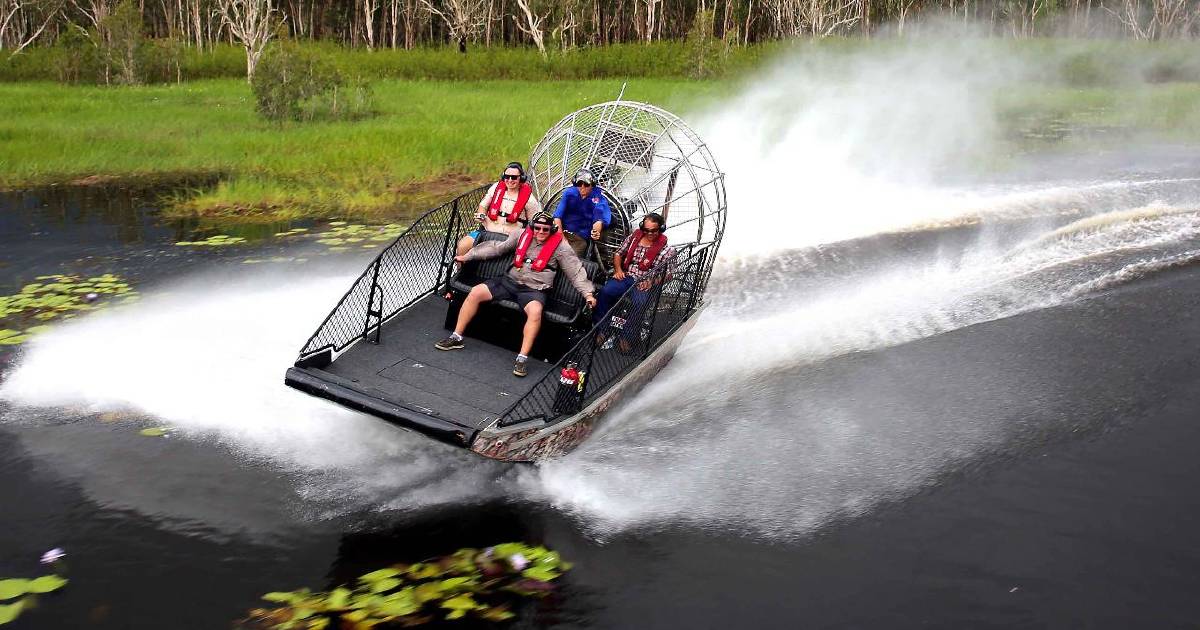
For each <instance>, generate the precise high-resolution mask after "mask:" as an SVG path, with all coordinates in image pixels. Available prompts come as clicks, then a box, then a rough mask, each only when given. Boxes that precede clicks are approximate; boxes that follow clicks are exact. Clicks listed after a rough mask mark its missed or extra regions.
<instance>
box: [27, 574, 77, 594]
mask: <svg viewBox="0 0 1200 630" xmlns="http://www.w3.org/2000/svg"><path fill="white" fill-rule="evenodd" d="M67 582H68V580H67V578H65V577H59V576H57V575H43V576H42V577H40V578H37V579H36V580H34V581H32V582H30V583H29V592H30V593H52V592H54V591H57V590H58V589H60V588H62V587H64V586H66V585H67Z"/></svg>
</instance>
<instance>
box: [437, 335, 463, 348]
mask: <svg viewBox="0 0 1200 630" xmlns="http://www.w3.org/2000/svg"><path fill="white" fill-rule="evenodd" d="M433 347H434V348H437V349H438V350H462V349H463V340H462V339H455V338H454V337H446V338H445V339H443V340H441V341H439V342H437V343H435V344H433Z"/></svg>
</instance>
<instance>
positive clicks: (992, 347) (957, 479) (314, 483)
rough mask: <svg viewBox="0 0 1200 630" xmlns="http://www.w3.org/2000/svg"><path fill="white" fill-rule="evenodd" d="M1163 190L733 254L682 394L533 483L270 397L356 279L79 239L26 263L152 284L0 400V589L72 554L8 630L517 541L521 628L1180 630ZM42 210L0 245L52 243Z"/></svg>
mask: <svg viewBox="0 0 1200 630" xmlns="http://www.w3.org/2000/svg"><path fill="white" fill-rule="evenodd" d="M1163 179H1164V181H1154V182H1143V183H1137V182H1133V181H1130V182H1127V184H1128V185H1126V186H1123V187H1118V189H1119V190H1120V191H1121V192H1120V193H1119V194H1116V193H1113V192H1112V190H1106V189H1104V187H1101V188H1100V189H1096V188H1095V187H1091V188H1088V187H1081V188H1082V189H1083V191H1076V197H1077V198H1079V196H1080V195H1082V198H1083V199H1085V202H1086V203H1087V204H1088V205H1086V206H1084V207H1082V208H1077V207H1064V208H1059V209H1054V208H1053V207H1052V206H1053V204H1043V205H1041V206H1038V207H1039V208H1041V209H1042V210H1043V212H1042V213H1040V214H1039V215H1038V216H1037V217H1033V218H1030V217H1029V216H1028V215H1026V216H1025V218H1021V216H1022V215H1021V211H1020V210H1019V209H1013V210H1012V211H1011V212H1009V213H1002V214H1001V216H1000V217H999V218H995V219H991V218H985V219H984V220H983V221H982V222H979V221H967V222H963V223H960V224H954V225H951V226H949V227H937V228H922V229H914V230H908V231H903V232H898V233H893V234H885V235H877V236H874V237H871V238H867V239H860V240H855V241H849V242H844V243H840V244H830V245H826V246H822V247H818V248H803V249H799V250H794V251H782V252H778V253H777V255H775V256H772V257H761V256H757V255H738V254H737V252H736V251H734V252H732V253H731V254H729V255H727V256H726V259H725V260H723V261H722V263H721V265H720V266H719V268H718V274H717V276H716V277H715V278H714V280H713V287H712V292H711V298H712V305H711V308H710V309H709V310H708V311H707V313H706V315H705V316H704V318H703V319H702V321H701V324H700V325H699V326H698V327H697V328H696V330H695V331H694V332H693V333H692V335H691V336H690V338H689V340H688V343H687V344H686V345H685V347H684V348H683V349H682V350H681V352H680V354H679V356H678V357H677V358H676V360H675V361H674V362H673V363H672V364H671V365H670V366H669V368H668V369H667V370H666V371H665V372H664V373H663V374H662V375H661V376H660V377H659V378H658V379H657V380H656V381H655V382H654V383H653V384H652V385H651V387H649V388H648V389H647V390H645V393H644V394H643V395H642V396H640V397H639V398H637V399H636V400H635V401H633V402H632V403H631V404H629V405H626V406H625V407H624V408H622V409H621V410H619V411H618V412H617V414H616V416H615V417H614V418H613V421H612V422H611V423H610V424H609V425H608V426H607V427H606V428H605V429H604V430H603V431H602V432H601V433H600V434H598V435H597V436H595V437H594V438H593V439H592V440H591V441H590V442H589V443H587V444H586V445H585V446H584V447H583V448H581V449H580V450H579V451H577V452H576V453H574V454H572V455H570V456H568V457H566V458H563V459H561V460H558V461H555V462H551V463H548V464H546V465H544V466H541V467H536V468H534V467H510V466H505V465H499V464H496V463H492V462H487V461H484V460H481V459H478V458H475V457H473V456H470V455H469V454H467V453H464V452H461V451H457V450H454V449H450V448H448V447H443V446H441V445H438V444H434V443H431V442H428V441H426V440H423V439H420V438H419V437H417V436H414V435H412V434H408V433H405V432H403V431H400V430H398V429H395V428H393V427H390V426H388V425H385V424H383V423H380V422H377V421H375V420H373V419H371V418H368V417H366V416H362V415H359V414H355V413H351V412H348V411H345V410H342V409H340V408H338V407H335V406H332V405H330V404H328V403H324V402H321V401H317V400H315V399H312V398H309V397H305V396H303V395H300V394H297V393H295V392H293V391H291V390H287V389H285V388H284V387H283V386H282V384H281V376H280V374H281V370H282V367H283V366H286V365H287V364H288V363H289V362H290V360H291V359H292V357H293V356H294V353H295V349H296V347H297V344H298V343H299V342H300V341H302V340H303V338H304V337H305V336H306V334H307V332H309V331H310V328H311V327H312V325H313V323H314V322H316V321H319V319H320V317H321V316H322V315H323V313H324V311H325V309H327V308H328V305H329V304H331V303H332V301H334V300H335V299H336V297H337V296H338V295H339V294H340V292H341V290H342V288H343V287H342V285H343V284H344V282H345V279H346V278H348V277H350V276H351V275H352V274H353V273H354V269H356V268H357V267H358V266H359V264H360V261H353V260H338V259H330V260H324V261H318V262H315V263H314V264H311V265H307V264H306V265H276V266H271V267H269V268H265V269H258V268H256V271H255V272H254V273H252V274H247V273H246V272H245V271H244V269H245V266H244V265H242V264H241V258H240V256H245V255H247V254H246V250H243V251H242V252H241V253H240V254H239V253H238V252H237V251H234V250H231V251H230V253H227V254H223V255H215V254H211V253H205V254H194V255H193V254H187V253H179V252H177V250H176V249H172V247H173V246H172V245H170V242H171V241H172V240H173V239H174V238H176V236H175V235H174V234H172V233H170V231H169V230H166V231H160V232H157V233H156V232H155V230H165V228H159V227H155V226H156V224H155V223H154V220H153V218H152V217H150V218H147V224H148V225H149V226H150V227H149V228H148V231H147V234H149V235H150V236H148V237H146V238H145V239H143V240H139V241H137V242H135V243H130V242H128V241H126V242H124V243H122V242H120V240H117V242H114V241H113V239H112V238H111V232H110V231H106V230H104V229H79V230H77V231H76V232H74V233H73V236H72V237H71V238H70V239H69V240H68V239H63V240H65V241H67V242H69V243H70V247H69V248H68V249H69V250H70V251H71V257H69V258H61V259H60V260H59V261H58V264H57V265H47V266H46V268H50V267H53V268H55V269H61V267H63V266H66V267H71V266H73V265H79V264H84V265H88V264H93V263H89V262H87V261H89V260H95V259H97V256H96V253H97V252H101V251H112V250H118V251H121V250H123V251H126V252H130V253H134V252H146V253H145V254H143V255H144V260H145V261H146V262H145V263H144V264H139V263H138V262H127V263H126V264H128V268H129V272H130V273H132V274H134V275H138V274H141V275H143V276H145V277H146V278H147V285H148V287H149V289H148V290H147V291H145V293H146V297H145V298H144V300H143V301H142V302H141V303H140V304H138V305H137V306H136V307H134V308H129V309H124V310H121V311H115V312H112V313H108V314H106V315H103V316H92V317H88V318H84V319H82V320H80V321H77V322H73V323H70V324H68V325H64V326H61V327H59V328H57V329H55V330H54V331H52V332H51V333H48V334H46V335H45V336H43V337H41V338H39V339H37V340H36V341H34V342H32V343H30V344H28V345H27V346H26V347H24V348H23V349H22V351H21V352H20V354H19V356H18V357H16V359H15V360H14V363H15V365H14V366H13V367H10V368H9V369H8V370H7V372H6V374H5V380H4V383H3V385H0V396H3V398H4V400H5V402H4V403H3V405H4V407H3V411H2V413H3V425H2V427H0V449H2V450H3V452H4V454H5V455H4V460H3V461H4V462H5V463H4V464H3V472H4V477H5V479H6V482H5V483H3V484H0V488H3V490H0V492H2V493H3V494H2V495H0V496H2V497H3V498H2V499H0V500H3V502H4V504H5V505H7V506H12V509H11V510H10V511H9V514H8V516H6V517H5V525H6V531H7V532H9V535H8V536H6V537H5V543H4V544H3V545H0V560H2V561H3V563H4V565H3V566H5V567H6V570H7V571H9V572H11V573H13V574H24V573H29V572H31V571H35V570H36V569H35V568H34V564H35V562H36V557H37V556H38V555H39V554H40V553H41V551H44V550H45V549H48V548H50V547H53V546H64V547H66V548H67V550H68V553H69V554H70V562H69V564H70V568H71V575H72V578H73V579H74V582H73V584H72V586H71V589H70V590H69V591H68V592H65V593H64V594H63V596H62V597H61V598H58V599H55V600H54V601H53V602H52V604H47V605H46V606H44V607H43V609H41V610H38V611H36V613H35V614H31V615H30V616H29V618H28V620H26V621H23V623H30V624H34V625H31V626H29V627H79V626H83V625H85V624H90V625H95V626H96V627H120V628H128V627H162V626H163V625H164V624H166V625H169V626H171V627H197V628H201V627H214V626H218V625H219V626H222V627H224V626H225V625H226V624H227V623H228V622H229V621H230V620H232V619H234V618H236V617H237V616H238V615H239V614H240V613H241V612H243V611H244V610H245V609H246V608H247V607H249V606H251V605H253V603H254V599H255V597H256V596H257V595H258V594H260V593H262V592H265V591H268V590H272V589H277V588H290V587H293V586H301V585H307V586H312V587H322V586H325V585H326V584H327V583H328V582H329V581H330V580H334V579H337V577H338V576H347V575H350V574H352V573H353V572H355V571H359V570H366V569H368V568H371V567H374V566H378V565H380V564H383V563H386V562H389V561H394V560H403V559H407V560H412V559H415V558H420V557H426V556H429V555H433V554H436V553H441V552H444V551H448V550H452V549H454V548H457V547H459V546H464V545H472V544H474V545H483V544H489V543H494V542H498V541H500V540H503V539H509V538H518V539H526V540H536V541H540V542H545V543H546V544H549V545H551V546H554V547H556V548H558V549H560V550H561V551H563V552H564V554H565V555H567V556H568V557H570V558H571V559H573V560H577V561H578V568H577V569H576V570H575V571H573V572H572V574H571V576H570V578H569V580H568V582H567V583H566V586H565V588H564V591H563V593H562V596H561V598H559V599H556V600H553V601H549V602H544V603H540V604H537V605H535V606H533V607H532V608H530V609H528V610H526V611H524V612H523V615H522V620H521V621H520V622H519V625H535V626H553V625H575V624H577V623H589V624H593V625H598V626H600V627H629V626H674V625H676V624H677V623H678V622H679V620H681V619H682V620H686V621H687V623H689V624H691V625H698V626H700V627H728V626H730V625H738V626H742V625H751V624H753V625H765V626H778V627H782V626H791V625H793V622H795V623H799V622H803V623H806V624H808V625H817V626H824V625H828V626H845V625H880V624H887V625H918V624H925V623H928V624H932V625H936V626H944V625H962V624H967V625H972V626H978V625H1012V624H1014V623H1020V624H1041V623H1043V622H1045V623H1050V624H1054V625H1057V624H1060V623H1064V622H1069V621H1074V620H1079V619H1083V620H1086V621H1087V623H1088V625H1111V626H1114V627H1116V626H1127V625H1129V624H1131V623H1136V622H1137V621H1138V620H1140V619H1141V617H1140V616H1139V615H1140V614H1141V611H1142V609H1143V607H1144V606H1150V605H1153V606H1154V607H1155V608H1156V609H1158V610H1159V611H1160V612H1159V614H1160V615H1165V616H1161V617H1159V619H1161V620H1162V621H1163V625H1168V626H1169V625H1177V624H1179V625H1183V624H1186V623H1187V622H1188V621H1189V619H1188V615H1190V614H1191V613H1194V612H1195V611H1194V609H1193V605H1192V604H1191V601H1192V600H1191V598H1190V592H1189V588H1190V586H1191V583H1192V582H1193V581H1194V580H1195V578H1194V577H1193V576H1195V575H1197V573H1196V571H1195V569H1196V568H1197V567H1200V558H1195V557H1193V554H1191V553H1190V552H1189V551H1188V549H1189V548H1190V547H1189V545H1188V541H1189V540H1190V536H1188V535H1187V534H1188V533H1190V531H1191V530H1192V529H1193V528H1192V527H1191V525H1194V520H1195V518H1196V515H1197V514H1200V511H1197V509H1196V506H1193V505H1192V503H1193V501H1192V499H1190V498H1189V497H1190V496H1192V494H1193V493H1191V492H1190V487H1191V485H1192V484H1193V483H1194V482H1195V480H1196V479H1197V478H1198V477H1197V473H1198V472H1200V471H1198V470H1197V467H1198V466H1197V464H1195V463H1194V458H1193V457H1192V456H1191V448H1190V447H1189V446H1188V444H1189V439H1188V438H1189V437H1190V436H1191V434H1192V433H1193V432H1194V431H1196V429H1195V428H1194V427H1193V424H1192V423H1191V422H1190V420H1191V419H1192V418H1194V415H1195V410H1196V409H1197V406H1196V402H1197V401H1196V394H1195V391H1196V390H1195V387H1194V386H1195V384H1196V381H1197V374H1198V372H1197V370H1196V361H1195V359H1194V356H1195V354H1196V353H1195V351H1196V349H1197V348H1198V347H1200V328H1198V327H1197V326H1196V323H1197V322H1196V317H1195V315H1194V313H1195V311H1196V307H1197V306H1200V304H1198V302H1200V298H1198V297H1197V296H1198V295H1200V293H1198V292H1197V291H1196V289H1197V282H1198V281H1200V276H1197V274H1196V273H1195V271H1194V270H1193V267H1192V266H1191V262H1192V261H1193V260H1194V258H1195V257H1196V255H1197V252H1196V245H1195V243H1196V242H1197V239H1196V236H1197V234H1198V232H1200V213H1198V212H1197V207H1196V205H1194V204H1192V203H1189V201H1188V200H1189V199H1191V200H1196V199H1200V195H1197V194H1196V192H1197V187H1196V183H1195V182H1194V181H1192V180H1187V179H1186V178H1174V179H1172V178H1163ZM1166 179H1170V180H1171V181H1165V180H1166ZM1097 190H1099V192H1097ZM1113 190H1116V189H1113ZM1130 190H1143V191H1144V192H1143V193H1141V194H1132V195H1131V194H1130V193H1129V191H1130ZM29 199H30V198H29V197H28V196H26V197H24V198H20V197H11V196H10V197H8V198H6V203H7V204H9V205H8V206H7V207H6V208H5V216H7V217H8V218H9V220H12V219H13V218H14V217H22V222H21V223H20V224H22V225H27V226H32V228H33V229H35V230H39V231H40V230H46V231H47V232H49V231H51V230H49V229H47V228H45V227H43V226H44V225H45V222H46V221H47V218H46V217H47V216H52V215H53V214H54V212H55V211H54V210H53V208H49V207H47V208H39V207H36V206H37V204H33V203H28V202H29ZM14 202H18V203H16V204H15V205H14ZM1013 205H1015V206H1020V204H1013ZM1007 207H1010V208H1011V207H1012V206H1007ZM1047 208H1049V210H1047ZM87 221H88V222H90V227H91V228H95V227H102V226H104V225H105V221H106V219H104V218H96V219H88V220H87ZM56 234H57V235H58V236H57V237H58V238H63V237H62V234H63V233H62V232H56ZM5 235H6V236H5V238H6V239H8V240H10V241H11V242H12V243H13V244H14V245H15V244H19V243H20V242H21V241H22V240H24V239H25V238H27V236H23V235H21V234H19V233H17V232H14V231H7V230H6V231H5ZM255 247H261V246H251V249H250V250H249V251H251V252H252V251H254V249H253V248H255ZM168 252H169V255H168ZM163 256H167V257H166V258H163ZM10 260H12V258H10ZM122 260H125V261H136V260H137V258H135V257H134V256H127V257H123V258H122ZM14 262H15V263H16V264H12V263H10V265H9V266H7V267H6V268H7V270H8V271H6V273H7V274H8V275H9V278H10V279H12V280H13V281H14V282H15V280H16V278H18V277H20V276H21V275H22V274H25V273H32V271H29V272H27V271H26V270H25V269H24V268H22V266H21V264H20V262H19V261H14ZM114 411H117V412H121V413H122V414H125V415H123V416H122V419H118V420H116V421H104V420H103V419H102V417H101V416H102V414H104V413H105V412H114ZM109 419H110V420H111V418H109ZM145 422H150V423H153V424H169V425H171V426H174V427H176V428H177V429H178V431H177V432H176V433H175V434H173V436H172V437H171V438H169V439H166V440H154V439H148V438H143V437H141V436H138V435H137V433H136V431H137V429H138V428H139V427H141V426H144V423H145ZM185 592H186V593H192V594H191V595H185V594H184V593H185ZM196 593H200V594H201V595H196ZM1101 594H1103V596H1100V595H1101ZM1164 607H1165V608H1166V612H1165V613H1163V612H1162V609H1163V608H1164Z"/></svg>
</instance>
